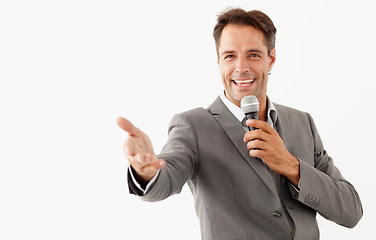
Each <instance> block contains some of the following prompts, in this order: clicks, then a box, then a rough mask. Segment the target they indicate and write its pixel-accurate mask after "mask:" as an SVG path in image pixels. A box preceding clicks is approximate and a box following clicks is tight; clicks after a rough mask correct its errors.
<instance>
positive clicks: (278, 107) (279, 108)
mask: <svg viewBox="0 0 376 240" xmlns="http://www.w3.org/2000/svg"><path fill="white" fill-rule="evenodd" d="M273 104H274V106H275V108H276V110H277V112H278V113H279V112H281V113H285V114H288V115H289V116H301V117H307V116H309V113H307V112H305V111H302V110H299V109H296V108H292V107H287V106H285V105H282V104H278V103H273Z"/></svg>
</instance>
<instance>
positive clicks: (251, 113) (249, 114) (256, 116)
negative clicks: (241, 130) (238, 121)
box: [245, 112, 259, 131]
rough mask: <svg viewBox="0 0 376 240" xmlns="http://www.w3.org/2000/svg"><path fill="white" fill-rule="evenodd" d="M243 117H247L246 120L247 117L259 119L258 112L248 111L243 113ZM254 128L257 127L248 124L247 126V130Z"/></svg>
mask: <svg viewBox="0 0 376 240" xmlns="http://www.w3.org/2000/svg"><path fill="white" fill-rule="evenodd" d="M245 117H246V118H247V120H248V119H256V120H259V118H258V112H250V113H247V114H245ZM255 129H257V128H254V127H250V126H248V130H249V131H253V130H255Z"/></svg>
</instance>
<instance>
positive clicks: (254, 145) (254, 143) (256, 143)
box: [247, 139, 267, 150]
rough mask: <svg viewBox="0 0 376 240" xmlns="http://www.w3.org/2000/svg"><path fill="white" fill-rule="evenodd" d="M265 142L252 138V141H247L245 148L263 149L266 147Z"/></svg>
mask: <svg viewBox="0 0 376 240" xmlns="http://www.w3.org/2000/svg"><path fill="white" fill-rule="evenodd" d="M266 147H267V146H266V143H265V142H264V141H261V140H258V139H257V140H253V141H249V142H248V143H247V149H248V150H253V149H258V150H265V148H266Z"/></svg>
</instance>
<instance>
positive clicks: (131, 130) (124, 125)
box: [116, 117, 141, 136]
mask: <svg viewBox="0 0 376 240" xmlns="http://www.w3.org/2000/svg"><path fill="white" fill-rule="evenodd" d="M116 122H117V125H118V126H119V127H120V128H121V129H123V130H124V131H126V132H127V133H128V134H129V135H131V136H139V135H140V132H141V131H140V130H139V129H138V128H137V127H135V126H134V125H133V124H132V123H131V122H130V121H129V120H128V119H125V118H123V117H118V118H117V120H116Z"/></svg>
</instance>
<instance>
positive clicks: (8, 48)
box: [0, 0, 376, 240]
mask: <svg viewBox="0 0 376 240" xmlns="http://www.w3.org/2000/svg"><path fill="white" fill-rule="evenodd" d="M229 6H239V7H243V8H245V9H247V10H250V9H259V10H263V11H264V12H265V13H267V14H268V15H269V16H270V17H271V18H272V20H273V21H274V23H275V25H276V27H277V29H278V32H277V44H276V49H277V62H276V64H275V67H274V69H273V71H272V75H271V76H270V79H269V96H270V97H271V99H272V100H273V101H274V102H278V103H281V104H285V105H288V106H291V107H295V108H298V109H300V110H304V111H307V112H309V113H311V114H312V115H313V117H314V119H315V122H316V125H317V127H318V129H319V132H320V134H321V137H322V139H323V141H324V144H325V146H326V149H327V151H328V152H329V154H330V155H331V156H332V157H333V158H334V160H335V163H336V165H337V166H338V167H339V168H340V169H341V171H342V173H343V175H344V176H345V177H346V178H347V179H348V180H350V181H351V182H352V183H353V184H354V186H355V187H356V189H357V190H358V192H359V195H360V197H361V199H362V202H363V208H364V216H363V218H362V220H361V221H360V223H359V224H358V226H357V227H356V228H354V229H346V228H344V227H341V226H338V225H336V224H334V223H332V222H329V221H326V220H324V219H323V218H321V217H319V225H320V229H321V236H322V239H344V240H345V239H369V236H370V234H371V231H372V230H373V231H372V232H374V227H375V223H376V221H375V214H376V207H375V206H376V205H375V203H374V202H375V191H374V189H375V185H374V184H373V182H374V179H375V178H374V171H375V166H376V165H375V160H376V159H375V153H374V151H375V138H374V136H375V135H376V131H375V123H374V121H375V116H376V114H375V110H374V104H375V102H376V101H375V100H376V97H375V90H376V87H375V83H374V82H375V72H374V70H375V67H374V66H375V60H374V56H375V53H376V52H375V42H376V34H375V30H374V29H375V26H374V25H375V23H376V16H375V15H376V14H375V10H376V6H375V3H374V1H373V0H369V1H367V0H357V1H343V0H342V1H333V0H331V1H330V0H329V1H328V0H320V1H318V0H316V1H297V0H296V1H291V0H285V1H277V0H276V1H265V0H263V1H252V0H248V1H223V0H222V1H218V0H216V1H197V0H191V1H184V2H183V1H163V0H160V1H152V0H147V1H120V0H118V1H112V0H106V1H103V0H102V1H101V0H97V1H93V0H92V1H88V0H87V1H84V0H65V1H47V0H46V1H41V0H35V1H17V0H13V1H1V3H0V81H1V83H0V104H1V108H0V114H1V115H0V116H1V117H0V138H1V139H0V143H1V150H0V161H1V165H0V239H4V240H8V239H9V240H10V239H114V240H115V239H141V240H143V239H164V240H165V239H174V240H175V239H183V240H191V239H200V234H199V224H198V220H197V218H196V215H195V211H194V206H193V199H192V196H191V194H190V192H189V189H188V188H187V187H184V189H183V192H182V193H181V194H180V195H176V196H173V197H171V198H169V199H167V200H165V201H162V202H159V203H145V202H142V201H141V200H139V199H138V198H137V197H135V196H131V195H129V194H128V189H127V184H126V168H127V160H126V159H125V155H124V154H123V152H122V144H123V141H124V140H125V138H126V134H125V133H124V132H122V130H121V129H119V128H118V127H117V125H116V123H115V121H116V118H117V116H124V117H127V118H129V119H130V120H131V121H133V122H134V123H135V124H136V125H137V126H138V127H140V128H141V129H143V130H144V131H145V132H146V133H148V134H149V136H150V137H151V139H152V141H153V142H154V144H155V151H156V152H159V151H160V149H161V148H162V146H163V144H164V142H165V140H166V138H167V126H168V123H169V121H170V119H171V117H172V116H173V114H175V113H177V112H182V111H185V110H188V109H191V108H194V107H200V106H203V107H207V106H209V105H210V103H211V102H212V101H213V100H214V99H215V98H216V97H217V96H218V95H219V93H220V91H222V86H221V83H220V78H219V70H218V67H217V64H216V53H215V47H214V40H213V39H212V36H211V34H212V29H213V27H214V25H215V21H216V15H217V14H218V13H219V12H221V11H222V10H224V9H225V8H227V7H229ZM260 221H262V220H261V219H260ZM265 224H268V223H267V222H265ZM372 236H374V234H373V233H372Z"/></svg>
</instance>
